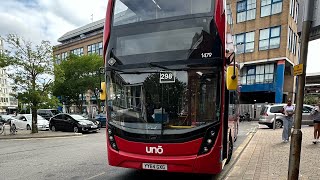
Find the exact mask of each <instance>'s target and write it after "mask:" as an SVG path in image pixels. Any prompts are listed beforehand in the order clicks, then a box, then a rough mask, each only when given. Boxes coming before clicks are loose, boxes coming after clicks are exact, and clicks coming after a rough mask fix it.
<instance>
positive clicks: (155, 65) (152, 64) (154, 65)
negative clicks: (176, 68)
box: [149, 62, 171, 70]
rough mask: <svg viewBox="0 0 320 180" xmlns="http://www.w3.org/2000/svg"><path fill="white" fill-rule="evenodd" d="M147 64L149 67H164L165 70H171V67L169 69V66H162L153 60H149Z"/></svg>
mask: <svg viewBox="0 0 320 180" xmlns="http://www.w3.org/2000/svg"><path fill="white" fill-rule="evenodd" d="M149 65H150V66H151V67H157V68H161V69H165V70H171V69H169V68H167V67H165V66H162V65H160V64H158V63H153V62H151V63H149Z"/></svg>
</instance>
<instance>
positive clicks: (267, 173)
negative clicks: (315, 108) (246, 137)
mask: <svg viewBox="0 0 320 180" xmlns="http://www.w3.org/2000/svg"><path fill="white" fill-rule="evenodd" d="M302 133H303V137H302V148H301V161H300V178H299V179H302V180H304V179H308V180H309V179H312V180H313V179H314V180H319V179H320V144H316V145H315V144H313V143H312V138H313V127H308V126H304V127H303V128H302ZM281 135H282V129H276V130H271V129H259V130H258V131H257V132H256V133H255V135H254V137H253V138H252V139H251V141H250V143H249V144H248V145H247V147H246V148H245V150H244V151H243V153H242V154H241V156H240V157H239V159H238V161H237V162H236V163H235V164H234V165H233V167H232V169H231V170H230V172H229V173H228V175H227V177H226V179H227V180H239V179H254V180H255V179H266V180H269V179H277V180H278V179H287V176H288V165H289V152H290V142H289V143H284V142H282V139H281V137H282V136H281Z"/></svg>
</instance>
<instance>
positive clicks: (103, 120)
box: [95, 114, 107, 127]
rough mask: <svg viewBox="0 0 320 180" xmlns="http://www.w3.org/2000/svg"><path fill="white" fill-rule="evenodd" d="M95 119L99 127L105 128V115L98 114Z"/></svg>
mask: <svg viewBox="0 0 320 180" xmlns="http://www.w3.org/2000/svg"><path fill="white" fill-rule="evenodd" d="M95 119H96V120H97V121H99V123H100V126H101V127H106V122H107V117H106V115H105V114H98V115H96V117H95Z"/></svg>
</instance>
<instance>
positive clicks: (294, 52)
mask: <svg viewBox="0 0 320 180" xmlns="http://www.w3.org/2000/svg"><path fill="white" fill-rule="evenodd" d="M296 49H297V35H296V33H293V42H292V53H293V54H294V55H296Z"/></svg>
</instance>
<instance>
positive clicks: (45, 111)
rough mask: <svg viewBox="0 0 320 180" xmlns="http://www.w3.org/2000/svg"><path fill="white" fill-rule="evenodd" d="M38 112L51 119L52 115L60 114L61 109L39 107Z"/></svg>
mask: <svg viewBox="0 0 320 180" xmlns="http://www.w3.org/2000/svg"><path fill="white" fill-rule="evenodd" d="M37 114H38V115H40V116H42V117H43V118H45V119H46V120H48V121H49V120H50V118H51V117H53V116H55V115H57V114H59V111H58V110H57V109H38V110H37Z"/></svg>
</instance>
